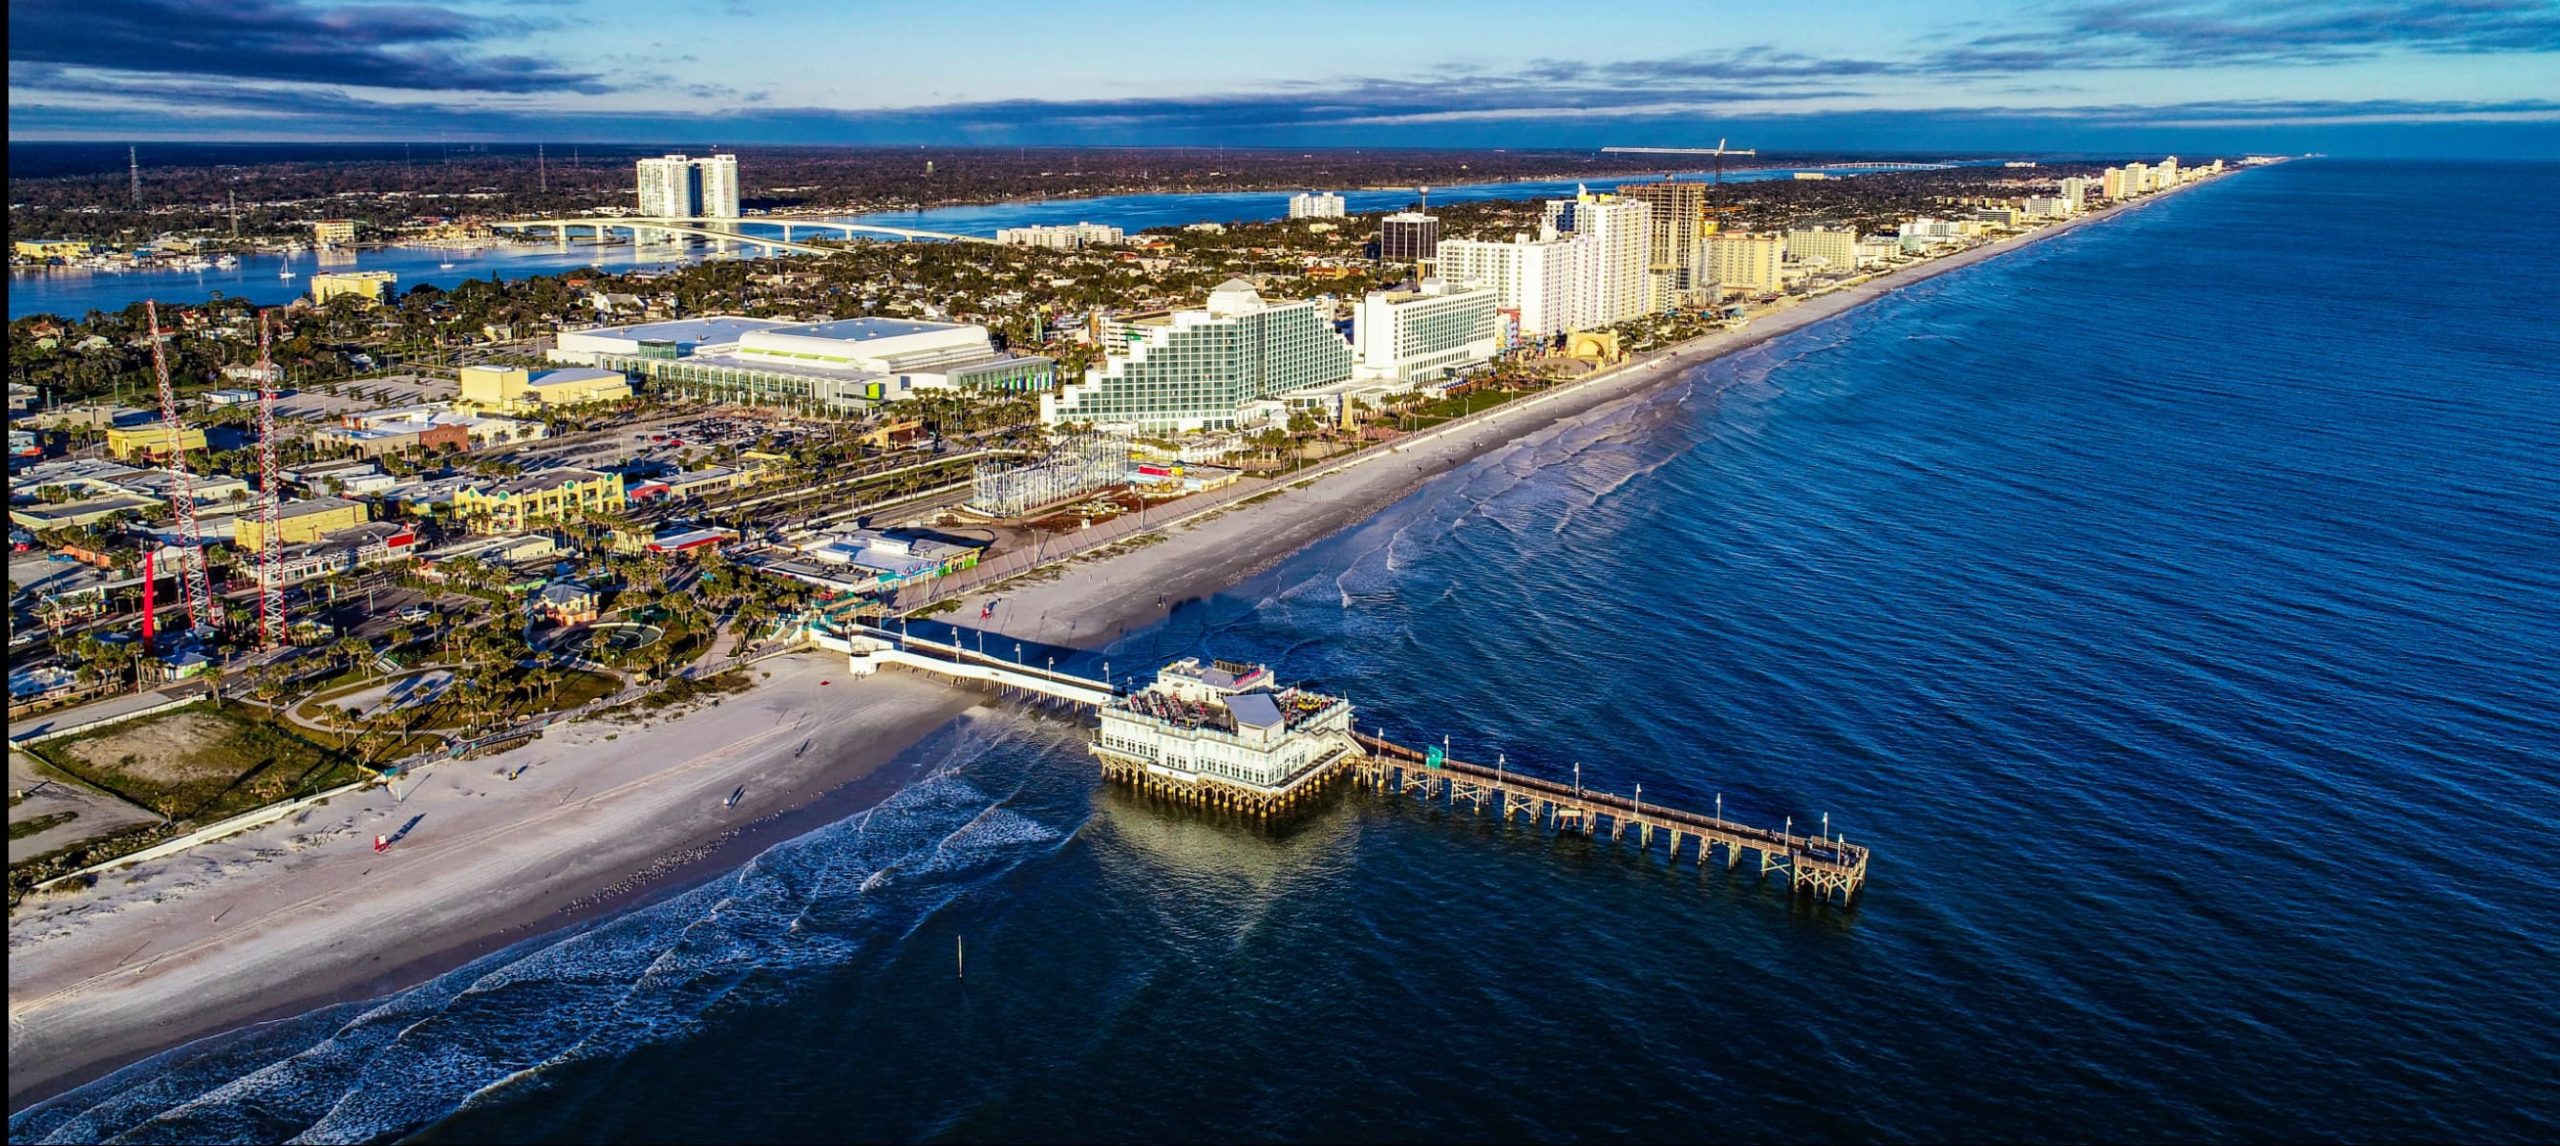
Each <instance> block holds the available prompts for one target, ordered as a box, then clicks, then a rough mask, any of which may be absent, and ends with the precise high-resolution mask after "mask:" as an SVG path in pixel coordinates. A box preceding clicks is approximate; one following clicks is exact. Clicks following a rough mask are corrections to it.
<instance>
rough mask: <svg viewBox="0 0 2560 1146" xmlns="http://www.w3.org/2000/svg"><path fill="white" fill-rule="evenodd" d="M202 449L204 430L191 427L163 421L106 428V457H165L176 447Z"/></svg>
mask: <svg viewBox="0 0 2560 1146" xmlns="http://www.w3.org/2000/svg"><path fill="white" fill-rule="evenodd" d="M203 448H204V431H202V430H199V429H197V428H195V427H193V426H182V427H177V428H171V426H170V425H169V423H167V422H151V423H148V424H145V425H140V426H109V427H107V456H109V457H112V458H114V459H116V460H117V461H126V462H129V461H132V460H133V459H135V458H165V457H168V456H169V455H170V454H171V453H173V452H175V451H177V450H201V449H203Z"/></svg>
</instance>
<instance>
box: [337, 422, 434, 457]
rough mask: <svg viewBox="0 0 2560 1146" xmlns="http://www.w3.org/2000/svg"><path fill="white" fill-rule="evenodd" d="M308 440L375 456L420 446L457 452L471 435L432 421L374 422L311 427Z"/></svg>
mask: <svg viewBox="0 0 2560 1146" xmlns="http://www.w3.org/2000/svg"><path fill="white" fill-rule="evenodd" d="M311 442H312V445H313V446H314V447H316V448H319V449H324V450H344V451H346V452H348V453H351V454H354V455H355V456H357V457H360V458H379V457H382V456H384V455H387V454H399V453H408V452H410V451H423V450H449V451H452V452H455V453H460V452H462V451H464V450H468V449H470V448H471V435H470V433H469V432H468V431H465V430H464V429H463V428H462V427H460V426H453V425H437V424H436V423H433V422H377V423H375V424H374V425H372V426H370V427H367V428H364V429H356V428H353V427H349V426H322V427H320V428H319V429H316V430H313V431H311Z"/></svg>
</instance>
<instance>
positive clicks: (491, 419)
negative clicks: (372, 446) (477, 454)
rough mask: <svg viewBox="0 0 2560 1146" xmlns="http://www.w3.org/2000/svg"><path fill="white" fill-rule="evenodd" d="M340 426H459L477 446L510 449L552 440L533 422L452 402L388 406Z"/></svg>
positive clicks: (345, 418)
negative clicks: (467, 409) (467, 408)
mask: <svg viewBox="0 0 2560 1146" xmlns="http://www.w3.org/2000/svg"><path fill="white" fill-rule="evenodd" d="M338 421H339V424H341V425H345V426H348V427H351V428H354V429H360V430H373V429H381V428H383V427H384V426H387V425H390V424H393V423H398V422H424V423H427V424H429V425H435V426H460V427H462V432H463V434H464V436H466V437H468V438H469V439H470V441H471V444H473V445H475V446H490V445H498V446H503V445H509V444H513V443H517V442H538V441H541V440H542V439H544V438H547V437H550V436H551V427H549V426H546V425H544V424H542V423H541V422H538V421H535V420H533V419H531V418H507V417H501V416H499V415H496V414H487V413H466V412H463V411H460V410H456V409H454V406H453V403H451V402H420V403H417V404H415V405H410V406H385V407H383V408H382V409H379V410H366V411H363V412H362V413H356V414H347V415H344V416H342V417H340V418H339V419H338Z"/></svg>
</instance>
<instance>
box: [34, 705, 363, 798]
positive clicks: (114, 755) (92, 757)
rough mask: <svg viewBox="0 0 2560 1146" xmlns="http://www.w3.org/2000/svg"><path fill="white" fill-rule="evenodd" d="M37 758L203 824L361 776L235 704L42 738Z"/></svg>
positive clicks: (339, 758) (333, 755)
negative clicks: (67, 735)
mask: <svg viewBox="0 0 2560 1146" xmlns="http://www.w3.org/2000/svg"><path fill="white" fill-rule="evenodd" d="M34 751H35V753H36V755H37V757H38V758H39V759H42V760H43V761H44V762H45V763H47V764H50V765H52V766H54V767H56V768H59V769H61V770H63V771H64V772H67V773H69V774H70V775H72V776H73V777H75V778H77V779H79V780H80V781H82V782H83V783H86V784H89V785H91V786H92V787H97V788H102V789H105V790H107V791H109V792H113V793H115V794H116V795H118V796H121V797H123V798H125V799H127V800H130V801H132V802H133V803H136V804H139V805H141V806H143V807H146V808H150V809H152V810H154V811H157V812H159V813H160V814H162V815H164V816H167V817H169V818H170V819H172V820H177V821H184V822H196V823H207V822H211V821H213V820H218V819H221V818H223V817H225V816H230V815H234V814H237V813H240V812H245V811H248V810H249V809H251V808H256V807H259V806H262V805H265V804H270V803H274V802H275V801H278V800H289V799H293V798H295V797H298V796H306V795H309V794H311V793H313V792H317V791H320V790H322V789H326V788H332V787H336V786H338V785H340V784H346V783H352V782H354V781H355V780H358V779H360V778H362V777H363V775H364V773H363V772H362V771H361V770H359V769H358V768H357V767H356V765H355V764H354V762H353V761H351V760H349V759H347V758H346V757H345V756H344V755H342V754H341V753H339V752H336V751H333V750H332V747H331V746H324V745H321V744H318V743H314V742H313V741H312V740H311V739H309V738H307V737H305V736H303V735H301V734H299V732H298V731H297V730H294V729H291V728H287V727H285V726H284V725H282V724H281V723H277V722H274V721H271V720H266V719H260V718H259V717H258V716H257V715H256V714H255V710H252V709H247V708H244V707H240V706H236V705H235V706H228V707H224V708H218V709H217V708H215V707H213V706H212V705H210V704H193V705H189V706H187V707H185V708H181V709H178V710H176V711H173V712H166V713H161V714H160V715H157V716H151V717H146V718H144V719H141V720H130V721H126V722H124V723H122V724H117V725H111V726H109V727H106V728H102V729H99V730H97V731H95V732H89V733H84V734H82V735H79V736H73V737H68V738H66V739H62V740H56V741H52V742H50V743H47V744H42V745H38V746H36V747H35V749H34Z"/></svg>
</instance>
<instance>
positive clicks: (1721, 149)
mask: <svg viewBox="0 0 2560 1146" xmlns="http://www.w3.org/2000/svg"><path fill="white" fill-rule="evenodd" d="M1730 142H1732V140H1728V139H1719V140H1717V141H1716V145H1715V146H1714V147H1603V148H1601V149H1600V153H1601V154H1602V155H1712V156H1715V157H1716V186H1718V187H1722V186H1724V157H1725V156H1728V155H1749V156H1752V157H1754V158H1757V157H1758V156H1759V154H1760V152H1759V151H1758V150H1756V149H1754V148H1749V147H1727V146H1725V144H1727V143H1730Z"/></svg>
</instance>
